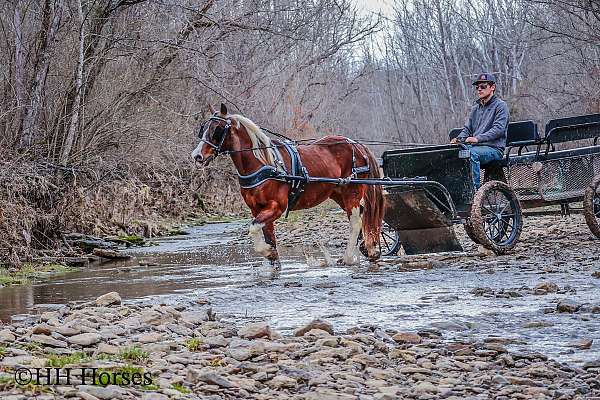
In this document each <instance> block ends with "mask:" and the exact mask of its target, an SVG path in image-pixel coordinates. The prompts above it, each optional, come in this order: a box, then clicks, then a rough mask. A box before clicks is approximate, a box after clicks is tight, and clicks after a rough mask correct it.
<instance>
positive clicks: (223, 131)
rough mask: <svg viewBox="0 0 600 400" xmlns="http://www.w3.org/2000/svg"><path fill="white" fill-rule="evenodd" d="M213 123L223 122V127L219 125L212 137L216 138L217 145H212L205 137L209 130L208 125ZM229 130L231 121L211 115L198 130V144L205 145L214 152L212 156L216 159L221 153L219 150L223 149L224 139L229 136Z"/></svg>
mask: <svg viewBox="0 0 600 400" xmlns="http://www.w3.org/2000/svg"><path fill="white" fill-rule="evenodd" d="M213 121H218V122H225V126H223V127H222V126H221V125H218V126H217V127H216V128H215V132H214V135H213V136H216V137H217V141H218V143H217V144H215V143H212V142H211V141H210V140H209V139H208V137H207V135H208V131H209V130H210V129H209V128H210V125H211V123H212V122H213ZM230 129H231V120H230V119H229V118H222V117H219V116H218V115H213V116H211V117H210V118H209V119H208V120H206V121H204V122H203V123H202V125H200V128H199V129H198V137H199V138H200V142H204V143H206V144H207V145H209V146H210V147H212V148H213V149H214V150H215V154H214V156H215V157H217V156H218V155H219V154H221V153H223V151H222V150H221V148H222V147H223V143H224V142H225V138H226V137H227V135H228V134H229V131H230Z"/></svg>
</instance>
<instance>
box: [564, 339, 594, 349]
mask: <svg viewBox="0 0 600 400" xmlns="http://www.w3.org/2000/svg"><path fill="white" fill-rule="evenodd" d="M593 343H594V340H593V339H579V340H576V341H574V342H570V343H569V344H567V346H569V347H574V348H576V349H579V350H587V349H589V348H591V347H592V344H593Z"/></svg>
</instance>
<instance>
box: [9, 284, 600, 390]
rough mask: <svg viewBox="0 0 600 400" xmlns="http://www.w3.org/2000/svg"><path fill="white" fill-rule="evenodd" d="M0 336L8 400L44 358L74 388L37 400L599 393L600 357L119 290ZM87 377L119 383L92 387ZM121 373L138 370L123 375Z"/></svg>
mask: <svg viewBox="0 0 600 400" xmlns="http://www.w3.org/2000/svg"><path fill="white" fill-rule="evenodd" d="M203 301H204V300H203ZM0 341H2V342H3V343H2V346H3V347H2V353H1V355H0V358H2V359H1V360H0V371H1V372H0V396H1V397H2V398H3V399H12V400H16V399H26V398H30V397H31V394H32V393H34V392H35V391H38V392H39V386H36V385H32V384H29V385H21V386H19V385H15V377H14V371H15V370H16V369H19V368H21V371H23V370H27V371H34V374H35V370H34V368H36V367H43V366H52V367H56V368H62V370H63V375H64V370H65V369H66V368H71V373H70V374H71V375H70V378H69V379H70V380H69V382H68V383H70V385H69V384H67V381H66V378H65V377H64V376H63V378H61V379H62V383H63V385H60V386H53V385H45V386H44V388H45V389H44V391H43V394H40V395H39V396H38V397H37V398H38V399H54V398H67V397H71V398H72V397H79V398H82V399H88V400H94V399H138V398H142V399H148V400H149V399H154V400H158V399H160V400H162V399H168V398H188V399H240V398H246V399H278V398H280V399H288V398H292V399H364V400H367V399H394V398H410V399H438V398H445V399H464V398H496V399H530V398H536V399H589V398H593V397H594V396H600V375H599V373H600V360H597V361H593V362H588V363H586V364H585V365H583V366H581V367H574V366H570V365H567V364H565V363H559V362H556V361H553V360H551V359H548V358H547V357H546V356H544V355H543V354H539V353H535V352H527V351H519V352H516V351H510V350H508V349H507V348H506V345H507V344H509V343H510V342H511V341H510V339H507V338H502V337H488V338H485V339H483V340H469V339H467V338H465V339H463V340H460V341H456V342H446V341H442V340H441V338H440V336H439V335H438V334H437V333H436V332H434V331H429V330H424V331H418V332H404V331H398V330H394V329H381V328H378V327H376V326H355V327H351V328H349V329H344V330H341V329H339V328H338V327H337V326H336V325H335V324H332V323H330V322H328V321H322V320H318V321H312V322H311V321H310V320H307V321H305V322H304V324H302V325H299V326H297V327H295V330H294V332H293V333H291V334H287V335H282V334H280V333H279V332H278V331H277V330H276V329H274V328H272V327H271V326H269V324H267V323H265V322H253V323H250V324H234V323H230V322H224V321H219V315H218V313H217V314H216V315H215V313H214V310H213V309H212V308H210V307H208V306H204V307H202V308H196V309H193V310H190V309H189V306H186V305H179V306H176V307H171V306H166V305H147V304H135V305H133V304H121V299H120V296H119V295H118V294H117V293H110V294H107V295H105V296H101V297H100V298H98V299H96V300H95V301H93V302H91V303H87V304H79V305H75V304H69V305H65V306H63V307H60V308H57V309H55V310H52V311H46V312H44V313H42V314H40V315H37V316H35V317H32V318H30V319H28V320H24V321H21V322H19V323H14V324H12V325H10V326H7V327H3V329H1V330H0ZM82 368H85V370H83V375H84V376H85V374H86V373H88V374H89V375H88V376H86V377H85V378H84V377H82ZM86 371H87V372H86ZM92 371H95V372H92ZM92 374H96V375H97V379H98V380H99V382H103V383H109V382H110V383H112V384H111V385H108V386H101V385H98V386H94V385H91V384H90V381H91V379H92ZM124 374H127V377H131V376H136V377H137V376H140V377H143V378H140V379H139V380H138V382H139V383H137V384H136V383H127V382H128V380H127V379H124V376H125V375H124ZM136 374H137V375H136ZM24 376H26V375H24V374H23V373H21V374H20V375H19V378H18V379H27V378H23V377H24ZM34 376H35V375H34ZM116 376H118V377H120V378H115V377H116ZM144 378H145V379H146V380H145V381H142V380H143V379H144ZM115 379H116V380H115ZM82 380H84V382H85V383H86V384H81V382H82ZM129 380H131V379H130V378H129ZM114 383H116V384H114Z"/></svg>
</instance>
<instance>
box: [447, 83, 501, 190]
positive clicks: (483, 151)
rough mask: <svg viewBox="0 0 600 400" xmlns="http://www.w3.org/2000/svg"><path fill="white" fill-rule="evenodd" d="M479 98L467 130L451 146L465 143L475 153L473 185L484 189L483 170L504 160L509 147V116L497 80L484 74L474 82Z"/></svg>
mask: <svg viewBox="0 0 600 400" xmlns="http://www.w3.org/2000/svg"><path fill="white" fill-rule="evenodd" d="M473 86H475V89H476V90H477V96H478V97H479V98H478V99H477V101H476V102H475V104H474V105H473V107H472V108H471V113H470V114H469V118H468V119H467V121H466V123H465V127H464V128H463V130H462V131H461V132H460V133H459V134H458V136H457V137H456V138H454V139H452V140H451V141H450V143H465V144H466V145H467V147H468V148H469V150H470V152H471V165H472V166H473V168H472V169H473V183H474V184H475V188H479V186H480V185H481V182H480V180H481V178H480V177H481V167H482V166H485V165H487V164H489V163H491V162H493V161H498V160H501V159H502V156H503V154H504V147H506V131H507V129H508V119H509V112H508V106H507V104H506V102H505V101H504V100H502V99H500V98H499V97H498V96H497V95H496V77H495V76H494V75H493V74H490V73H487V72H484V73H481V74H479V75H478V76H477V79H476V80H475V81H474V82H473Z"/></svg>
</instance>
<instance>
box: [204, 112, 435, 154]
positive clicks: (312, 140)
mask: <svg viewBox="0 0 600 400" xmlns="http://www.w3.org/2000/svg"><path fill="white" fill-rule="evenodd" d="M211 121H219V122H225V126H224V127H223V128H222V129H223V131H222V134H221V137H220V140H219V143H218V144H214V143H212V142H211V141H209V140H208V138H205V136H206V132H208V128H209V127H210V122H211ZM207 123H208V124H209V125H208V126H206V127H205V125H206V124H207ZM230 129H231V120H230V119H229V118H222V117H220V116H218V115H213V116H211V117H210V118H209V119H208V120H207V121H206V122H204V123H203V124H202V125H201V126H200V129H199V134H198V136H200V134H203V135H202V136H201V140H200V141H201V142H204V143H206V144H207V145H209V146H210V147H212V148H213V149H215V157H217V156H218V155H220V154H224V155H228V154H234V153H244V152H247V151H254V150H266V149H277V148H280V147H284V148H285V145H283V144H275V145H271V146H259V147H250V148H246V149H240V150H225V151H222V150H221V147H223V143H224V142H225V138H226V137H227V135H228V134H229V131H230ZM260 129H262V130H263V131H265V132H268V133H270V134H271V135H273V136H276V137H278V138H281V139H284V140H285V141H286V142H288V143H289V144H292V145H294V146H331V145H334V144H343V143H347V141H345V140H340V141H339V142H330V143H316V142H318V141H319V140H320V139H322V138H308V139H298V140H295V139H292V138H290V137H289V136H286V135H283V134H281V133H277V132H274V131H272V130H270V129H267V128H263V127H260ZM352 140H353V141H354V142H356V143H359V144H365V145H372V146H390V145H391V146H400V147H424V146H430V144H425V143H401V142H386V141H379V140H354V139H352Z"/></svg>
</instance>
